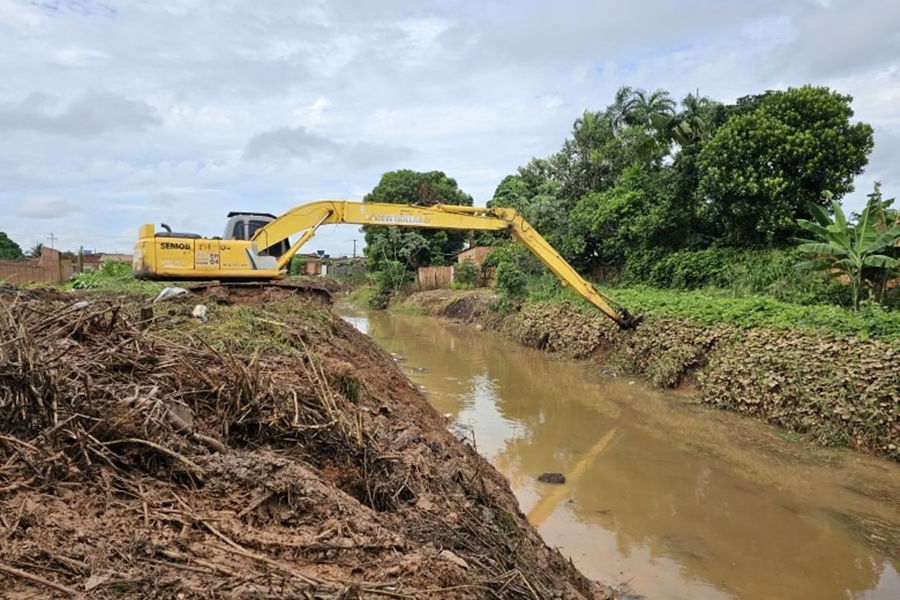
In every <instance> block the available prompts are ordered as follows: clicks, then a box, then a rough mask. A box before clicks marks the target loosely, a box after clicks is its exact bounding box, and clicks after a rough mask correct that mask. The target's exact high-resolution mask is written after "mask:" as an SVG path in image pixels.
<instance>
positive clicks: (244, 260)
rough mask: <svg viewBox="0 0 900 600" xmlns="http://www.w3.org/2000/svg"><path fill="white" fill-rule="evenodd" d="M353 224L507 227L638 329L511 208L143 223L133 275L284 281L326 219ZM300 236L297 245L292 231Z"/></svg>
mask: <svg viewBox="0 0 900 600" xmlns="http://www.w3.org/2000/svg"><path fill="white" fill-rule="evenodd" d="M333 223H351V224H357V225H387V226H395V227H418V228H431V229H464V230H477V231H508V232H510V233H511V234H512V236H513V237H514V238H516V239H517V240H519V242H521V243H522V244H523V245H524V246H525V247H526V248H528V249H529V250H530V251H531V252H532V253H534V255H535V256H537V257H538V258H539V259H540V260H541V261H542V262H543V263H544V264H545V265H547V267H548V268H549V269H550V270H551V271H552V272H553V273H554V274H555V275H556V276H557V277H559V279H560V280H561V281H562V282H563V283H564V284H566V285H568V286H569V287H570V288H572V290H573V291H574V292H575V293H577V294H578V295H579V296H581V297H582V298H584V299H585V300H587V301H588V302H590V303H591V304H593V305H594V306H596V307H597V308H599V309H600V310H601V311H602V312H603V313H604V314H605V315H606V316H608V317H609V318H610V319H612V320H613V321H615V322H616V323H618V325H619V327H621V328H623V329H633V328H635V327H637V325H638V323H640V321H641V318H642V317H641V315H639V314H638V315H632V314H631V313H629V312H628V311H627V310H626V309H625V308H624V307H619V309H618V310H614V309H613V308H612V304H613V302H612V300H611V299H610V298H609V297H608V296H606V295H605V294H603V293H602V292H600V291H599V290H597V289H596V288H595V287H594V286H593V285H591V284H590V283H589V282H588V281H585V279H584V278H582V277H581V276H580V275H579V274H578V273H577V272H576V271H575V269H573V268H572V266H571V265H569V263H567V262H566V261H565V260H564V259H563V257H562V256H560V255H559V253H558V252H556V250H554V249H553V247H552V246H550V244H548V243H547V241H546V240H545V239H544V238H543V237H541V235H540V234H539V233H538V232H537V231H535V230H534V228H533V227H531V225H529V224H528V222H527V221H525V219H524V218H523V217H522V215H520V214H519V213H518V212H516V210H514V209H512V208H475V207H471V206H454V205H445V204H437V205H434V206H428V207H422V206H410V205H406V204H378V203H374V202H365V203H363V202H350V201H346V200H321V201H318V202H311V203H309V204H303V205H301V206H297V207H295V208H292V209H291V210H289V211H288V212H286V213H284V214H283V215H280V216H275V215H272V214H268V213H254V212H232V213H229V214H228V223H227V225H226V227H225V235H224V236H223V237H221V238H218V237H215V238H205V237H202V236H200V235H197V234H193V233H178V232H174V231H172V230H171V228H170V227H168V226H167V225H165V224H163V225H162V227H163V229H165V231H160V232H157V231H156V230H155V227H154V226H153V225H152V224H147V225H142V226H141V227H140V231H139V234H138V241H137V243H136V244H135V245H134V265H133V268H134V275H135V277H137V278H139V279H150V280H179V281H185V280H201V281H204V280H205V281H210V280H231V281H265V280H275V279H282V278H284V277H285V275H286V274H287V269H288V266H289V265H290V262H291V258H292V257H293V256H294V254H295V253H296V252H297V251H298V250H299V249H300V248H301V247H302V246H303V244H305V243H306V242H307V241H309V239H310V238H312V237H313V235H315V233H316V229H317V228H319V227H321V226H322V225H328V224H333ZM298 233H299V234H300V237H299V238H298V239H297V241H295V242H294V243H293V244H291V243H290V241H289V240H290V236H292V235H296V234H298Z"/></svg>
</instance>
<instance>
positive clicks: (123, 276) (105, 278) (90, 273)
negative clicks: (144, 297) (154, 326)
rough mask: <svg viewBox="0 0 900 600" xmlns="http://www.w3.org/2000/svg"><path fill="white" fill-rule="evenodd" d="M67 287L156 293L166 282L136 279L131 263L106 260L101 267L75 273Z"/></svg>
mask: <svg viewBox="0 0 900 600" xmlns="http://www.w3.org/2000/svg"><path fill="white" fill-rule="evenodd" d="M65 287H66V288H68V289H73V290H100V289H102V290H106V291H110V292H123V293H124V292H132V293H155V292H158V291H159V290H161V289H162V288H164V287H165V284H162V283H159V282H151V281H140V280H138V279H135V278H134V275H133V274H132V272H131V263H128V262H124V261H114V260H105V261H103V262H102V263H100V268H99V269H85V270H84V271H83V272H81V273H76V274H75V275H73V276H72V278H71V279H69V281H68V283H66V285H65Z"/></svg>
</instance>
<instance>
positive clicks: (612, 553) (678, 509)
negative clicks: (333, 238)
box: [344, 309, 900, 600]
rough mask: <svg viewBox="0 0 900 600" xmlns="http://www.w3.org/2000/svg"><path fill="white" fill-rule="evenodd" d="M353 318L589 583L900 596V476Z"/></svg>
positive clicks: (496, 342) (379, 320)
mask: <svg viewBox="0 0 900 600" xmlns="http://www.w3.org/2000/svg"><path fill="white" fill-rule="evenodd" d="M344 312H345V314H344V317H345V318H346V319H347V320H349V321H351V322H352V323H354V324H355V325H356V326H357V327H359V328H360V329H361V330H363V331H364V332H366V333H368V334H369V335H370V336H371V337H373V338H374V339H375V340H377V341H378V342H379V343H380V344H381V345H382V346H383V347H384V348H386V349H387V350H388V351H390V352H392V353H394V355H395V357H396V359H397V360H398V362H399V363H400V364H401V366H402V367H403V368H404V370H405V371H406V372H407V374H408V375H409V377H410V379H411V380H412V381H413V382H415V383H416V384H418V385H420V386H421V387H422V389H423V390H424V391H425V392H426V394H427V395H428V397H429V399H430V401H431V402H432V404H433V405H434V406H435V407H436V408H437V410H439V411H440V412H441V413H444V414H447V415H449V416H450V417H452V419H453V420H454V421H455V422H456V423H457V428H458V429H459V430H460V431H461V432H462V433H463V434H465V435H467V436H468V438H469V439H470V440H471V441H472V442H473V443H474V444H475V445H476V446H477V448H478V449H479V451H480V452H481V453H482V454H483V455H484V456H486V457H487V458H488V459H489V460H491V462H492V463H493V464H494V465H495V466H496V467H497V468H498V469H499V470H500V471H502V472H503V473H504V474H505V475H506V476H507V477H508V478H509V480H510V483H511V485H512V488H513V490H514V491H515V493H516V495H517V496H518V498H519V501H520V504H521V507H522V510H523V512H525V513H526V514H527V515H528V517H529V519H530V520H531V522H532V523H534V524H535V525H537V526H538V527H539V529H540V531H541V533H542V535H543V536H544V538H545V540H546V541H547V542H548V544H550V545H551V546H556V547H559V548H560V549H561V550H562V552H563V553H564V554H566V555H568V556H571V557H572V559H573V561H574V562H575V563H576V564H577V565H578V566H579V567H580V568H581V569H582V571H583V572H585V573H586V574H587V575H588V576H590V577H592V578H595V579H598V580H601V581H604V582H606V583H609V584H611V585H619V584H623V585H627V587H628V588H630V590H631V591H632V592H634V593H637V594H643V595H646V596H647V597H648V598H651V599H661V598H684V599H692V600H695V599H724V598H734V599H740V600H773V599H780V598H783V599H802V598H815V599H824V600H827V599H832V598H833V599H854V600H857V599H859V600H863V599H864V600H876V599H878V600H887V599H892V600H896V599H898V598H900V575H898V572H900V542H898V540H900V466H898V465H896V464H893V463H887V462H883V461H879V460H874V459H869V458H867V457H862V456H857V455H855V454H853V453H849V452H844V453H841V452H833V451H828V450H823V449H816V448H812V447H809V446H807V445H805V444H802V443H799V442H797V441H791V440H787V439H783V437H782V435H783V434H779V433H778V432H777V431H775V430H773V429H771V428H769V427H766V426H765V425H762V424H758V423H755V422H752V421H749V420H747V419H742V418H739V417H736V416H735V415H729V414H726V413H722V412H718V411H711V410H709V409H706V408H703V407H699V406H695V405H692V404H690V402H689V400H688V399H687V398H686V397H683V396H677V395H664V394H661V393H658V392H655V391H652V390H649V389H647V388H645V387H643V386H642V385H641V384H640V383H637V382H633V381H631V380H629V379H628V378H627V377H617V376H614V374H612V373H609V372H602V371H601V370H600V369H599V368H598V367H597V366H596V365H590V364H587V363H575V362H561V361H557V360H553V359H551V358H548V357H547V356H546V355H544V354H542V353H539V352H535V351H531V350H528V349H524V348H522V347H520V346H517V345H515V344H512V343H508V342H505V341H504V340H502V339H500V338H499V337H498V336H495V335H492V334H484V333H480V332H477V331H475V330H474V329H472V328H470V327H464V326H453V325H447V324H444V323H441V322H439V321H437V320H434V319H429V318H420V317H402V316H395V315H389V314H386V313H383V312H373V313H369V314H364V313H355V314H354V313H352V312H350V311H349V309H344ZM544 472H559V473H562V474H564V475H565V476H566V477H567V482H566V483H565V484H564V485H561V486H558V485H552V484H545V483H540V482H538V481H537V477H538V475H540V474H541V473H544Z"/></svg>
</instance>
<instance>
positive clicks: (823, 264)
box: [799, 184, 900, 309]
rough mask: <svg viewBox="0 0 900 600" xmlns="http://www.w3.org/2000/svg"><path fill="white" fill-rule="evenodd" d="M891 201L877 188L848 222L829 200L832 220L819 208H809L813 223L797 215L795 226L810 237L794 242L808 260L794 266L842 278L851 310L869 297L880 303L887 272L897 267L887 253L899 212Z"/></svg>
mask: <svg viewBox="0 0 900 600" xmlns="http://www.w3.org/2000/svg"><path fill="white" fill-rule="evenodd" d="M891 203H892V200H889V201H887V202H883V201H882V199H881V192H880V189H879V186H878V185H877V184H876V187H875V192H874V193H873V194H871V195H870V196H869V203H868V204H867V205H866V208H865V209H864V210H863V212H862V214H860V215H859V217H858V218H857V219H856V222H855V223H852V224H851V223H849V222H848V221H847V218H846V217H845V216H844V211H843V210H842V209H841V205H840V204H838V203H837V202H833V204H832V208H833V211H834V218H832V217H831V216H830V215H829V214H828V212H826V211H825V209H824V208H822V207H821V206H813V207H812V213H813V217H814V218H815V222H813V221H808V220H805V219H801V220H800V221H799V224H800V226H801V227H802V228H803V229H805V230H806V231H808V232H810V233H812V234H813V235H814V236H815V237H816V239H815V240H809V241H806V242H805V243H803V244H801V245H800V250H801V251H802V252H805V253H806V254H808V255H810V256H812V257H813V258H812V260H809V261H807V262H805V263H801V265H800V266H802V267H805V268H808V269H810V270H816V271H824V272H825V273H827V274H828V276H829V277H845V278H846V279H847V281H848V282H849V284H850V295H851V296H850V297H851V301H852V304H853V308H854V309H858V308H859V303H860V301H862V300H864V299H869V298H871V299H872V300H874V301H875V302H878V303H883V302H884V301H885V297H886V291H887V290H886V283H887V274H889V273H891V271H892V270H896V269H897V267H898V266H900V260H898V258H896V257H895V256H890V254H895V255H898V256H900V253H898V252H896V250H897V246H900V214H897V211H893V213H894V214H891V211H890V210H889V207H890V205H891Z"/></svg>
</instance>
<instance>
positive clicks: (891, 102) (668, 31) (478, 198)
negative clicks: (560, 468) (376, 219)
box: [0, 0, 900, 255]
mask: <svg viewBox="0 0 900 600" xmlns="http://www.w3.org/2000/svg"><path fill="white" fill-rule="evenodd" d="M898 65H900V2H896V1H892V0H627V1H624V0H614V1H613V0H594V1H590V0H556V1H553V2H551V1H548V0H517V1H508V2H500V1H492V0H482V1H480V2H475V1H472V0H470V1H465V0H441V1H440V2H427V1H423V0H322V1H315V0H303V1H299V0H295V1H290V0H256V1H254V2H251V1H249V0H243V1H238V0H216V1H202V0H146V1H141V0H110V1H94V0H68V1H66V0H58V1H57V0H36V1H32V2H28V1H25V0H0V209H2V212H0V215H2V216H0V231H6V232H7V233H8V234H9V235H10V236H11V237H12V238H13V239H14V240H16V241H17V242H18V243H19V244H20V245H21V246H22V248H23V250H25V251H27V250H28V249H30V248H31V247H32V246H33V245H34V244H36V243H38V242H40V243H45V244H49V243H50V239H49V236H50V235H51V234H52V235H53V236H54V240H53V243H54V245H55V247H56V248H61V249H77V248H78V246H80V245H83V246H84V247H85V248H86V249H92V250H96V251H106V252H114V251H125V252H130V249H131V246H132V244H133V242H134V239H135V237H136V233H137V228H138V226H139V225H140V224H141V223H150V222H152V223H156V224H158V223H160V222H166V223H169V224H170V225H172V226H173V228H175V229H177V230H180V231H195V232H197V233H202V234H205V235H221V233H222V228H223V227H224V223H225V215H226V213H227V212H228V211H230V210H237V209H245V210H246V209H249V210H258V211H265V212H274V213H276V214H277V213H281V212H283V211H285V210H287V209H288V208H290V207H292V206H295V205H297V204H302V203H305V202H309V201H312V200H316V199H322V198H345V199H351V200H361V199H362V197H363V196H364V195H365V194H366V193H367V192H369V191H370V190H371V189H372V188H373V187H374V186H375V185H376V184H377V183H378V180H379V178H380V176H381V175H382V174H383V173H384V172H386V171H391V170H395V169H402V168H409V169H414V170H417V171H430V170H441V171H444V172H445V173H447V174H448V175H449V176H451V177H454V178H455V179H456V180H457V181H458V183H459V185H460V187H461V188H462V189H463V190H464V191H465V192H467V193H469V194H471V195H472V196H473V197H474V198H475V204H476V205H484V203H485V202H487V201H488V200H489V199H490V198H491V196H492V195H493V192H494V189H495V188H496V186H497V184H498V183H499V182H500V180H501V179H502V178H503V177H504V176H506V175H508V174H511V173H514V172H515V170H516V168H517V167H519V166H522V165H525V164H526V163H527V162H528V161H529V160H530V159H531V158H532V157H535V156H537V157H545V156H548V155H549V154H551V153H553V152H555V151H557V150H558V149H559V148H560V146H561V145H562V143H563V141H564V140H565V138H566V137H567V136H568V135H569V134H570V132H571V128H572V123H573V122H574V121H575V119H576V118H578V116H579V115H580V114H581V113H582V112H583V111H584V110H586V109H588V110H601V109H603V108H604V107H606V105H608V104H609V103H610V102H611V101H612V98H613V94H614V93H615V91H616V89H618V88H619V87H620V86H622V85H630V86H633V87H640V88H644V89H647V90H654V89H658V88H662V89H665V90H667V91H669V92H670V93H671V94H672V96H673V97H675V98H676V99H680V98H682V97H683V96H684V95H685V94H687V93H689V92H694V91H696V90H698V89H699V91H700V93H701V94H704V95H707V96H710V97H712V98H714V99H716V100H719V101H723V102H733V101H734V100H735V99H736V98H738V97H740V96H744V95H747V94H754V93H760V92H763V91H765V90H767V89H786V88H787V87H791V86H800V85H803V84H806V83H811V84H813V85H825V86H829V87H831V88H832V89H835V90H837V91H839V92H840V93H843V94H849V95H851V96H853V98H854V102H853V108H854V110H855V112H856V116H855V118H857V119H859V120H862V121H865V122H867V123H870V124H871V125H872V126H873V127H874V128H875V151H874V153H873V154H872V156H871V157H870V163H869V167H868V169H867V171H866V173H865V174H864V175H863V176H862V177H860V178H859V179H858V180H857V185H856V187H857V191H856V193H855V194H854V195H852V196H851V197H848V198H847V199H846V200H845V205H847V206H849V207H850V208H851V209H858V208H859V207H861V201H862V200H864V197H865V194H866V193H867V192H869V191H870V190H871V188H872V182H873V181H874V180H880V181H882V182H883V184H884V187H883V190H884V192H885V193H886V196H887V197H893V196H896V195H897V194H898V191H900V70H898ZM354 239H356V240H359V242H358V246H357V247H358V249H359V248H361V242H362V235H361V234H360V233H359V232H358V230H357V228H356V227H354V226H351V225H343V226H328V227H325V228H323V229H322V230H321V231H320V234H319V235H318V236H317V237H316V238H314V239H313V241H312V242H311V243H310V244H311V245H310V246H307V249H309V250H313V249H320V248H321V249H324V250H326V251H327V252H329V253H330V254H332V255H343V254H350V253H352V252H353V240H354Z"/></svg>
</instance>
